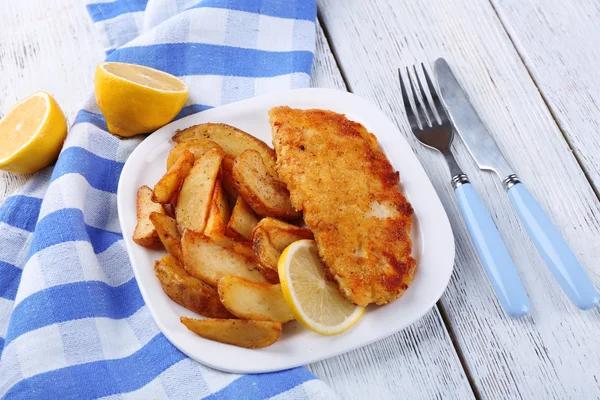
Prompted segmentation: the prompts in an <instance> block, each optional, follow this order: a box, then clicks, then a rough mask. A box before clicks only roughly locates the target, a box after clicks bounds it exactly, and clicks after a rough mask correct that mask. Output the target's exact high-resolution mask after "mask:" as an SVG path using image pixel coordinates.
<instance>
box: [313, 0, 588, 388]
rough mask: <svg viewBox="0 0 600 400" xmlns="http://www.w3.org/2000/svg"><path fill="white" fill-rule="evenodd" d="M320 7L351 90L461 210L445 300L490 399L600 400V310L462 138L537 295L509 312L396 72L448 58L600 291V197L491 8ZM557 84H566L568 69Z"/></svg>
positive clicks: (454, 218)
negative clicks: (591, 306)
mask: <svg viewBox="0 0 600 400" xmlns="http://www.w3.org/2000/svg"><path fill="white" fill-rule="evenodd" d="M524 3H525V4H527V2H524ZM320 14H321V17H322V22H323V24H324V26H325V27H326V30H327V32H328V33H329V35H330V39H331V43H333V50H334V53H335V54H336V57H337V60H338V62H339V64H340V67H341V69H342V70H343V72H344V76H345V79H346V82H347V83H348V85H349V86H350V89H351V90H352V91H353V92H355V93H357V94H359V95H362V96H364V97H366V98H368V99H370V100H372V101H374V102H375V103H376V104H378V105H379V106H380V107H381V108H382V109H383V110H384V111H386V112H387V113H388V114H389V115H390V116H391V117H392V118H394V119H395V120H396V122H397V123H398V125H399V126H400V128H401V130H402V131H403V132H404V134H405V135H406V137H407V138H408V140H409V142H410V143H411V145H412V146H413V149H414V150H415V152H416V153H417V155H418V157H419V158H420V160H421V161H422V163H423V165H424V167H425V169H426V170H427V172H428V174H429V176H430V177H431V179H432V181H433V182H434V185H435V187H436V188H437V190H438V193H439V195H440V197H441V198H442V202H443V203H444V206H445V207H446V210H447V212H448V214H449V216H450V219H451V223H452V226H453V230H454V232H455V237H456V244H457V259H456V270H455V274H454V276H453V278H452V280H451V283H450V286H449V287H448V289H447V291H446V293H445V295H444V296H443V297H442V305H443V307H444V309H445V311H446V312H447V315H448V319H449V321H450V324H451V328H452V331H453V333H454V335H455V337H456V341H457V343H458V345H459V347H460V349H461V352H462V354H463V357H464V359H465V362H466V365H467V367H468V369H469V372H470V374H471V376H472V378H473V381H474V383H475V385H476V386H477V388H478V391H479V392H480V394H481V396H482V397H483V398H498V399H505V398H519V397H521V398H596V397H597V394H598V393H600V385H599V383H598V382H599V378H600V376H599V375H600V335H598V334H597V332H598V331H600V318H598V316H599V315H600V313H599V311H598V310H594V311H588V312H582V311H579V310H577V309H575V307H573V306H572V305H571V304H570V303H569V301H568V300H567V299H566V298H565V296H564V295H563V294H562V292H561V291H560V288H559V287H558V285H557V284H556V283H555V282H554V279H553V278H552V276H551V274H550V273H549V272H548V271H547V269H546V267H545V265H544V264H543V262H542V261H541V258H540V257H539V256H538V255H537V253H536V251H535V248H534V247H533V245H532V243H531V241H530V240H529V238H528V237H527V236H526V234H525V232H524V230H523V228H522V227H521V225H520V223H519V221H518V219H517V217H516V214H515V213H514V211H513V209H512V207H511V206H510V203H509V201H508V199H507V197H506V195H505V194H504V192H503V190H502V188H501V185H500V184H499V182H498V181H497V179H496V178H495V177H494V176H492V174H491V173H486V172H481V171H479V170H477V169H476V167H475V165H474V163H473V161H472V160H471V159H470V158H469V157H468V154H467V153H466V151H465V149H464V147H463V145H462V144H461V143H457V144H456V145H455V148H456V151H457V156H458V159H459V162H460V163H461V165H462V166H463V168H464V169H465V170H466V172H467V173H468V174H469V175H470V177H471V181H472V183H473V184H474V186H475V187H476V189H477V190H478V191H479V193H480V195H481V197H482V198H483V200H484V202H485V203H486V204H487V205H488V207H489V208H490V211H491V213H492V215H493V216H494V217H495V220H496V222H497V225H498V228H499V230H500V232H501V234H502V235H503V237H504V238H505V239H506V241H507V246H508V249H509V251H510V253H511V255H512V256H513V259H514V261H515V263H516V264H517V268H518V270H519V273H520V275H521V277H522V280H523V283H524V285H525V287H526V289H527V291H528V294H529V296H530V299H531V304H532V308H533V311H532V314H531V316H530V317H528V318H525V319H522V320H511V319H509V318H508V317H507V316H506V315H505V314H504V313H503V311H502V309H501V308H500V306H499V304H498V302H497V300H496V298H495V296H494V295H493V293H492V291H491V288H490V286H489V283H488V281H487V278H486V276H485V274H484V272H483V271H482V268H481V266H480V264H479V261H478V259H477V257H476V254H475V252H474V249H473V247H472V245H471V243H470V240H469V238H468V236H467V233H466V230H465V227H464V223H463V221H462V218H461V217H460V215H459V213H458V209H457V206H456V201H455V198H454V194H453V193H452V190H451V188H450V185H449V182H448V181H449V175H448V170H447V168H446V166H445V165H444V164H443V160H442V157H441V156H439V155H438V154H436V153H434V152H433V151H431V150H428V149H426V148H424V147H423V146H421V145H420V144H418V143H417V142H416V141H415V140H414V138H412V136H411V132H410V129H409V126H408V124H407V121H406V119H405V118H406V117H405V113H404V108H403V105H402V101H401V98H400V95H399V84H398V83H397V68H398V67H401V66H406V65H412V64H415V63H419V62H421V61H424V62H425V63H427V64H430V63H431V62H432V61H433V60H435V59H436V58H437V57H440V56H444V57H446V59H447V60H448V61H449V63H450V64H451V66H452V67H453V68H454V70H455V72H456V73H457V75H458V78H459V80H460V81H461V82H462V83H463V85H464V87H465V89H466V90H467V92H468V93H469V94H470V96H471V98H472V100H473V103H474V105H475V108H476V109H477V110H478V111H479V112H480V114H481V116H482V118H483V120H484V121H485V122H486V123H487V125H488V127H489V128H490V130H491V132H492V133H493V134H494V135H495V138H496V140H497V141H498V143H499V145H500V147H501V148H503V149H504V151H505V155H506V156H507V158H508V159H509V160H510V161H511V162H512V164H513V165H514V167H515V169H516V171H517V172H518V173H519V175H520V176H521V178H522V180H523V181H524V182H525V183H526V184H527V186H528V187H529V188H530V190H531V191H532V192H533V193H534V195H535V196H536V197H537V198H538V199H539V201H540V203H541V204H542V205H543V207H544V208H545V209H546V210H547V211H548V213H549V214H550V216H551V218H553V220H554V221H555V222H556V224H557V226H558V228H559V230H561V231H562V233H563V234H564V235H565V237H566V239H567V241H568V242H569V243H570V244H571V246H572V248H573V250H574V252H575V253H576V254H577V255H578V257H579V258H580V260H581V261H582V263H583V264H584V265H585V266H586V267H587V270H588V271H589V272H590V274H591V276H592V278H593V280H594V281H595V283H596V285H597V286H598V283H600V262H599V261H600V252H599V251H598V243H600V224H599V222H598V216H600V204H599V203H598V201H597V198H596V196H595V194H594V192H593V191H592V189H591V187H590V185H589V183H588V182H587V180H586V178H585V176H584V174H583V172H582V170H581V169H580V168H579V166H578V164H577V162H576V160H575V158H574V157H573V154H572V153H571V151H570V149H569V147H568V145H567V143H566V142H565V140H564V138H563V136H562V134H561V132H560V130H559V129H558V127H557V125H556V123H555V121H554V120H553V118H552V116H551V115H550V112H549V110H548V109H547V108H546V106H545V104H544V101H543V99H542V98H541V96H540V94H539V92H538V90H537V88H536V86H535V84H534V82H533V81H532V80H531V78H530V77H529V74H528V72H527V69H526V68H525V67H524V65H523V64H522V62H521V60H520V58H519V55H518V54H517V52H516V50H515V48H514V47H513V45H512V44H511V42H510V39H509V38H508V36H507V34H506V32H505V31H504V29H503V27H502V25H501V23H500V21H499V19H498V18H497V15H496V13H495V12H494V9H493V8H492V6H491V5H490V3H489V2H488V1H486V0H478V1H473V0H469V1H467V0H457V1H453V2H448V1H444V0H430V1H427V2H416V1H393V0H385V1H384V0H380V1H377V2H358V1H352V2H340V1H336V0H321V1H320ZM532 34H533V33H532ZM581 61H582V62H583V61H584V60H581ZM555 79H556V80H557V82H558V83H557V85H561V83H560V82H561V81H560V80H561V76H560V75H556V76H555ZM574 89H575V90H577V88H574ZM565 90H566V89H565ZM569 90H571V88H570V89H569ZM574 134H575V133H574ZM400 173H401V174H402V171H400ZM433 251H434V250H433Z"/></svg>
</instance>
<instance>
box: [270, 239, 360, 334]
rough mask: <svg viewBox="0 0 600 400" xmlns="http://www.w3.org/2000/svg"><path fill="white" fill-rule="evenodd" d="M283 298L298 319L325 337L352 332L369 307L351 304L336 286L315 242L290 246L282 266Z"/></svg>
mask: <svg viewBox="0 0 600 400" xmlns="http://www.w3.org/2000/svg"><path fill="white" fill-rule="evenodd" d="M278 272H279V280H280V281H281V289H282V291H283V297H284V298H285V301H286V303H287V305H288V307H289V308H290V310H292V313H293V314H294V316H295V317H296V319H297V320H298V321H299V322H300V323H301V324H302V325H304V326H305V327H307V328H308V329H310V330H312V331H315V332H317V333H320V334H322V335H335V334H338V333H341V332H344V331H345V330H347V329H349V328H350V327H351V326H353V325H354V324H356V323H357V322H358V321H359V320H360V318H361V317H362V315H363V313H364V311H365V308H364V307H361V306H357V305H356V304H354V303H352V302H350V301H348V300H347V299H345V298H344V297H342V295H341V294H340V293H339V291H338V289H337V286H336V285H335V283H333V282H330V281H329V280H327V279H326V277H325V269H324V265H323V263H322V261H321V259H320V257H319V254H318V252H317V246H316V243H315V242H314V241H313V240H299V241H297V242H294V243H292V244H291V245H289V246H288V247H287V248H286V249H285V250H284V251H283V253H282V254H281V257H280V258H279V263H278Z"/></svg>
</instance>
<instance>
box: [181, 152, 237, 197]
mask: <svg viewBox="0 0 600 400" xmlns="http://www.w3.org/2000/svg"><path fill="white" fill-rule="evenodd" d="M184 143H185V142H184ZM234 163H235V158H234V157H233V156H231V155H229V154H225V157H224V158H223V163H222V164H221V182H223V189H225V191H226V192H227V193H228V194H229V195H230V196H231V197H232V198H233V199H234V200H235V199H237V197H238V192H237V189H236V188H235V179H233V164H234Z"/></svg>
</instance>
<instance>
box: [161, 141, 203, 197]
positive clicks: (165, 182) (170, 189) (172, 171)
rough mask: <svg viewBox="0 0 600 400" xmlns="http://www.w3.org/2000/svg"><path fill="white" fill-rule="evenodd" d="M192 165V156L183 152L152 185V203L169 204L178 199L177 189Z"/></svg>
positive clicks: (187, 152)
mask: <svg viewBox="0 0 600 400" xmlns="http://www.w3.org/2000/svg"><path fill="white" fill-rule="evenodd" d="M193 165H194V155H193V154H192V153H191V152H189V151H187V150H185V151H184V152H183V153H182V154H181V156H180V157H179V158H178V159H177V161H176V162H175V163H174V164H173V166H172V167H171V168H169V170H168V171H167V173H166V174H164V175H163V176H162V177H161V178H160V179H159V181H158V182H157V183H156V185H154V189H153V190H152V201H153V202H155V203H161V204H169V203H171V202H172V201H173V199H174V198H175V202H177V199H176V198H177V197H179V189H180V188H181V184H182V183H183V180H184V179H185V177H186V176H187V175H188V173H189V172H190V170H191V169H192V166H193Z"/></svg>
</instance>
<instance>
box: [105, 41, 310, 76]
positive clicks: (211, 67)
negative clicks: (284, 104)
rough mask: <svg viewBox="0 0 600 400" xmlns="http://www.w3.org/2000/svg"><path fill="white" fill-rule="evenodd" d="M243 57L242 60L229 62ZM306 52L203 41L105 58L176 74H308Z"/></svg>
mask: <svg viewBox="0 0 600 400" xmlns="http://www.w3.org/2000/svg"><path fill="white" fill-rule="evenodd" d="M231 60H244V62H231ZM312 60H313V53H312V52H310V51H291V52H272V51H264V50H255V49H245V48H241V47H230V46H221V45H214V44H205V43H167V44H153V45H148V46H137V47H126V48H122V49H118V50H115V51H114V52H113V53H112V54H111V55H110V56H109V57H108V58H107V61H118V62H126V63H132V64H140V65H146V66H148V67H152V68H156V69H159V70H161V71H165V72H168V73H170V74H173V75H177V76H187V75H223V76H244V77H255V78H261V77H273V76H279V75H285V74H291V73H294V72H304V73H306V74H310V69H311V66H312Z"/></svg>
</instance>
